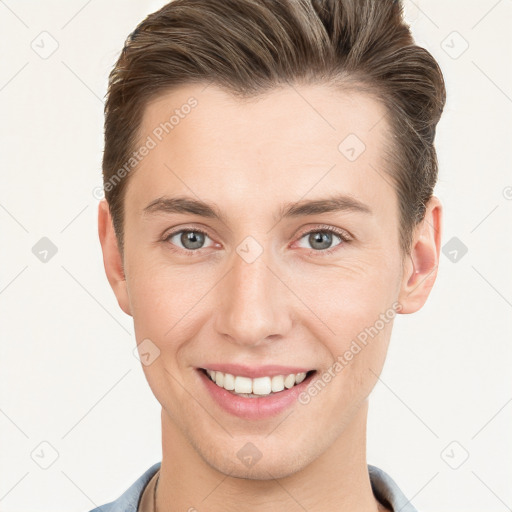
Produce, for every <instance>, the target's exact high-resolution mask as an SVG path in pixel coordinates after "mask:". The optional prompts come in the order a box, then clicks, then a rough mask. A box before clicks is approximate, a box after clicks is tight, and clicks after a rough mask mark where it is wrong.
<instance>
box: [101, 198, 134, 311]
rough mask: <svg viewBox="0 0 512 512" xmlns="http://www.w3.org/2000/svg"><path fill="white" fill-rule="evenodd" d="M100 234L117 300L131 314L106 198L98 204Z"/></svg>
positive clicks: (106, 269) (108, 274)
mask: <svg viewBox="0 0 512 512" xmlns="http://www.w3.org/2000/svg"><path fill="white" fill-rule="evenodd" d="M98 235H99V238H100V243H101V250H102V251H103V265H104V267H105V272H106V274H107V279H108V282H109V283H110V286H111V287H112V290H114V294H115V296H116V298H117V302H118V303H119V306H120V307H121V309H122V310H123V311H124V312H125V313H126V314H127V315H130V316H131V308H130V299H129V295H128V288H127V285H126V277H125V274H124V269H123V259H122V257H121V253H120V251H119V247H118V244H117V238H116V234H115V231H114V224H113V223H112V217H111V215H110V208H109V205H108V203H107V201H106V199H102V200H101V201H100V203H99V205H98Z"/></svg>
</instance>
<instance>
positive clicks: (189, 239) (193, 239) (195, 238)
mask: <svg viewBox="0 0 512 512" xmlns="http://www.w3.org/2000/svg"><path fill="white" fill-rule="evenodd" d="M203 238H204V236H203V234H202V233H198V232H196V231H188V232H186V233H183V235H181V243H182V244H183V247H185V248H186V249H199V248H200V247H201V245H202V244H203V242H204V240H203ZM190 244H191V246H190Z"/></svg>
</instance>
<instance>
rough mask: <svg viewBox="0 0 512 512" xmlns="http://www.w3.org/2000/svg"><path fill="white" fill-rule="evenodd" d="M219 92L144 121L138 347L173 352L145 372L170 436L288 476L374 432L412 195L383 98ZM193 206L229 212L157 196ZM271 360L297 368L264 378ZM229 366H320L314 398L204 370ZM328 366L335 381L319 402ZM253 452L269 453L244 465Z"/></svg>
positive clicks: (130, 244) (212, 455)
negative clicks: (369, 410) (315, 206)
mask: <svg viewBox="0 0 512 512" xmlns="http://www.w3.org/2000/svg"><path fill="white" fill-rule="evenodd" d="M203 89H204V85H194V86H189V87H183V88H180V89H178V90H175V91H173V92H171V93H167V94H165V95H163V96H160V97H159V98H158V99H157V100H155V101H153V102H151V103H150V104H149V105H148V106H147V109H146V111H145V116H144V119H143V125H142V130H141V139H140V140H141V143H143V142H144V141H146V140H147V137H148V136H150V137H151V138H152V139H153V140H155V141H156V143H157V144H156V147H154V148H152V149H151V150H150V151H149V152H148V154H147V156H145V157H144V158H143V160H142V161H141V162H140V164H139V166H138V168H137V170H136V171H134V173H133V175H132V176H130V181H129V184H128V187H127V190H126V196H125V221H124V223H125V239H124V243H125V252H124V270H125V275H126V292H125V293H126V301H125V303H124V307H123V309H124V310H125V311H126V312H127V313H129V314H131V315H132V316H133V319H134V326H135V334H136V340H137V343H141V342H142V341H143V340H150V342H147V341H146V342H145V343H150V345H149V346H151V347H153V349H152V350H153V351H152V352H151V351H150V352H151V353H152V354H155V353H158V351H157V350H156V349H155V348H154V347H155V346H156V347H157V348H158V350H159V351H160V352H159V355H158V357H156V358H155V359H154V361H153V362H152V363H151V364H149V365H147V366H143V368H144V372H145V374H146V377H147V379H148V382H149V385H150V386H151V389H152V390H153V392H154V394H155V396H156V398H157V399H158V401H159V402H160V403H161V405H162V407H163V411H164V413H163V418H164V422H165V423H166V424H167V427H166V428H167V429H169V430H172V429H174V430H175V432H176V436H182V438H183V439H185V440H186V441H187V442H188V443H189V444H190V445H191V446H193V447H194V449H195V452H196V453H197V454H198V455H199V456H200V457H201V458H202V459H203V460H204V461H205V462H206V463H207V464H208V465H210V466H212V467H214V468H216V469H218V470H219V471H222V472H224V473H226V474H228V473H229V474H231V476H241V477H250V478H270V475H273V476H274V477H279V476H285V475H287V474H291V473H294V472H295V471H297V470H299V469H301V468H302V467H305V466H306V465H307V464H309V463H311V462H312V461H313V460H315V459H316V458H317V457H319V456H321V455H322V454H324V452H326V451H327V449H328V448H330V447H331V446H332V445H333V444H334V443H336V442H337V441H338V440H339V439H341V437H342V435H343V434H344V432H346V431H348V430H350V429H354V428H355V427H354V425H355V424H356V423H357V425H358V428H360V427H361V428H362V424H363V420H362V418H363V416H364V414H362V411H363V410H364V409H365V406H366V398H367V396H368V394H369V393H370V391H371V390H372V388H373V386H374V384H375V382H376V380H377V375H378V374H380V371H381V369H382V365H383V363H384V359H385V355H386V350H387V346H388V342H389V337H390V334H391V327H392V320H389V319H390V318H392V316H393V314H391V313H390V311H391V312H392V313H394V312H395V310H394V309H393V307H392V305H393V303H395V302H396V301H397V299H398V297H399V293H400V289H401V283H402V275H403V268H402V259H401V253H400V244H399V221H398V204H397V195H396V191H395V189H394V188H393V187H392V186H391V185H390V183H391V180H390V178H389V176H387V175H386V173H385V170H384V162H383V141H384V134H385V132H386V130H389V127H388V124H387V123H386V121H385V119H384V118H383V117H384V113H385V111H384V107H383V106H382V105H381V104H379V103H378V102H376V101H375V100H373V99H370V98H369V97H367V96H364V95H362V94H358V93H344V92H340V91H334V90H332V89H329V88H327V87H324V86H309V87H294V88H291V87H289V88H283V89H282V90H274V91H273V92H271V93H269V94H268V95H266V96H265V97H263V98H260V99H258V100H257V101H256V100H253V101H250V102H242V101H239V100H236V99H235V98H234V97H232V96H230V95H229V94H228V93H226V92H223V91H222V90H221V89H218V88H216V87H214V86H213V85H211V86H208V87H207V88H206V89H205V90H204V91H203ZM191 96H193V97H194V98H195V99H196V100H197V105H196V106H195V107H194V108H192V109H190V113H189V114H188V115H184V116H183V118H180V120H179V123H177V124H175V126H174V127H173V129H172V130H169V133H168V134H165V132H164V133H163V135H164V136H163V137H160V138H161V139H162V140H161V141H158V139H157V137H156V136H155V133H157V134H160V135H161V134H162V130H161V129H160V131H159V130H158V129H157V127H159V126H160V125H161V123H163V122H165V121H168V120H169V118H170V116H171V115H172V114H173V113H174V111H175V109H180V107H182V105H184V104H186V103H187V100H188V99H189V98H190V97H191ZM188 110H189V109H187V112H188ZM155 129H157V131H156V132H155ZM362 143H364V146H365V147H364V146H362ZM340 144H341V145H340ZM178 196H180V197H187V198H189V199H190V200H191V201H203V202H206V203H208V204H209V205H210V206H213V209H214V210H217V211H218V213H219V214H220V215H221V219H218V218H215V217H209V216H204V215H201V214H199V213H201V212H198V213H196V214H191V213H187V212H183V211H182V212H176V211H174V212H173V211H172V209H170V208H167V209H165V208H160V207H159V206H161V205H162V203H156V201H157V200H159V199H165V198H167V199H172V198H176V197H178ZM336 196H345V197H346V199H347V201H345V205H348V204H352V207H351V208H348V207H347V208H341V209H339V210H335V211H328V212H325V211H317V212H316V213H315V212H312V211H310V212H304V211H302V212H298V213H299V214H298V215H288V216H283V217H281V213H282V212H283V211H284V210H283V209H286V207H287V206H290V205H291V206H293V205H297V204H299V203H302V202H304V201H313V200H320V199H331V198H333V197H336ZM349 199H351V200H352V203H349V201H348V200H349ZM151 204H153V206H152V207H149V205H151ZM354 204H357V205H359V207H356V206H354ZM148 207H149V208H148ZM329 229H332V230H334V231H337V232H338V233H330V232H329V231H328V230H329ZM326 230H327V231H326ZM198 231H199V233H198ZM201 232H204V233H206V234H205V235H203V234H202V233H201ZM343 238H345V240H343ZM118 298H119V295H118ZM120 303H123V301H122V299H120ZM386 314H387V317H386V318H387V319H388V320H387V321H382V318H383V315H386ZM379 319H380V322H379V321H378V320H379ZM365 329H366V331H365ZM362 332H366V333H367V336H366V343H363V342H362V341H361V340H362V339H363V338H364V336H362V335H361V333H362ZM369 332H371V333H372V335H369V334H368V333H369ZM358 336H359V338H358ZM354 340H355V341H356V343H357V345H358V346H359V348H360V350H359V351H357V349H355V348H354V343H353V342H354ZM347 351H352V352H353V358H351V360H350V361H347V358H346V357H345V356H344V355H345V354H346V353H347ZM151 357H154V356H151ZM340 358H341V359H340ZM340 360H343V361H345V362H344V363H342V369H341V370H340V367H339V366H337V367H336V368H333V364H334V363H335V362H336V361H340ZM228 365H230V366H229V367H228ZM233 365H240V366H239V367H235V366H233ZM272 365H273V366H275V365H278V366H283V367H287V368H288V369H286V368H285V369H279V368H277V369H276V368H274V369H273V368H264V369H263V370H261V371H260V372H259V373H258V370H259V369H261V367H263V366H272ZM215 368H225V369H229V370H231V374H232V375H234V376H235V377H236V376H237V375H239V376H241V377H244V376H245V377H248V376H251V375H253V376H260V377H263V376H265V375H268V376H269V377H273V376H275V375H276V374H284V375H286V374H287V372H288V370H290V369H292V370H290V372H291V373H294V371H293V369H295V370H304V372H312V371H313V370H314V372H315V373H314V374H313V375H312V376H311V374H310V373H308V374H307V379H306V380H305V381H303V382H302V384H299V385H300V386H301V387H300V392H301V393H302V395H301V397H302V398H301V400H299V399H298V398H299V397H298V396H297V391H296V389H295V387H293V388H291V389H290V390H288V389H287V388H286V387H285V389H284V390H283V391H280V392H276V393H275V394H272V395H269V396H266V397H265V396H263V397H261V398H248V397H237V396H234V395H233V393H232V392H231V391H226V390H224V391H222V389H220V387H217V384H215V383H213V382H212V381H211V380H209V378H208V376H207V375H206V374H205V372H204V371H203V370H201V369H215ZM329 369H331V370H330V371H331V377H332V378H331V379H328V380H330V382H328V383H327V384H326V385H324V386H318V391H317V392H316V393H314V392H313V393H312V394H311V393H308V392H307V389H308V388H307V386H308V385H309V386H311V385H312V382H313V381H315V379H319V378H320V379H321V377H322V375H326V374H327V373H328V372H329ZM224 373H230V372H229V371H226V372H224ZM297 373H300V372H297ZM223 378H224V379H226V378H225V377H223ZM227 380H228V381H229V380H230V378H229V377H228V378H227ZM239 382H240V383H242V384H243V383H244V382H245V383H247V381H244V380H243V379H242V380H239ZM270 382H271V383H272V379H270ZM274 382H275V383H276V386H278V387H279V379H274ZM267 383H268V380H265V379H263V380H260V381H259V383H258V385H261V386H262V389H263V390H264V389H265V385H266V384H267ZM213 387H216V389H213ZM228 387H229V384H228ZM310 389H311V388H310ZM280 393H281V396H282V397H285V398H279V396H278V395H279V394H280ZM294 393H295V394H294ZM304 393H306V395H307V396H306V397H305V395H304ZM286 396H291V397H292V399H286ZM276 397H277V398H276ZM308 397H309V399H307V398H308ZM265 401H266V402H265ZM249 402H250V403H249ZM258 402H260V404H258ZM301 402H302V403H301ZM248 443H252V445H251V444H248ZM253 445H254V446H253ZM244 450H245V452H247V454H248V455H254V456H255V457H256V458H257V457H259V455H258V453H259V454H261V459H260V460H259V461H258V462H257V463H256V464H254V465H253V466H249V465H248V464H245V463H242V462H241V458H243V456H244V454H245V452H244Z"/></svg>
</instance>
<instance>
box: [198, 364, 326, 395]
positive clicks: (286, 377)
mask: <svg viewBox="0 0 512 512" xmlns="http://www.w3.org/2000/svg"><path fill="white" fill-rule="evenodd" d="M199 370H200V371H201V372H202V373H203V374H204V375H206V376H207V378H208V379H209V380H210V381H211V382H213V383H214V384H215V385H216V386H218V387H219V388H221V389H223V390H225V391H228V392H229V393H231V394H232V395H235V396H239V397H243V398H263V397H267V396H272V395H278V394H281V393H283V392H285V391H286V390H289V389H292V388H295V387H296V386H298V385H299V384H301V383H303V382H305V381H309V380H310V379H311V377H312V376H313V374H314V373H316V370H308V371H306V372H298V373H282V374H278V375H264V376H261V377H256V378H251V377H246V376H242V375H234V374H232V373H227V372H221V371H219V370H217V371H216V370H211V369H209V368H199Z"/></svg>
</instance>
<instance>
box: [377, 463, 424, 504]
mask: <svg viewBox="0 0 512 512" xmlns="http://www.w3.org/2000/svg"><path fill="white" fill-rule="evenodd" d="M368 473H369V475H370V483H371V485H372V491H373V494H374V495H375V497H376V498H377V500H378V501H380V502H381V503H382V504H383V505H385V506H386V507H388V508H389V509H390V510H392V511H393V512H398V511H400V512H417V510H416V509H415V508H414V506H413V505H412V503H411V501H410V500H409V499H407V497H406V496H405V494H404V493H403V492H402V491H401V490H400V488H399V487H398V485H397V483H396V482H395V481H394V480H393V479H392V478H391V477H390V476H389V475H388V474H387V473H386V472H385V471H383V470H382V469H380V468H378V467H376V466H371V465H370V464H368Z"/></svg>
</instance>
